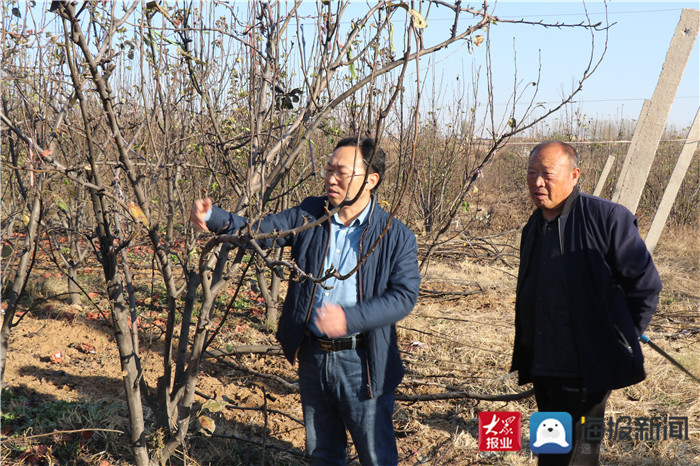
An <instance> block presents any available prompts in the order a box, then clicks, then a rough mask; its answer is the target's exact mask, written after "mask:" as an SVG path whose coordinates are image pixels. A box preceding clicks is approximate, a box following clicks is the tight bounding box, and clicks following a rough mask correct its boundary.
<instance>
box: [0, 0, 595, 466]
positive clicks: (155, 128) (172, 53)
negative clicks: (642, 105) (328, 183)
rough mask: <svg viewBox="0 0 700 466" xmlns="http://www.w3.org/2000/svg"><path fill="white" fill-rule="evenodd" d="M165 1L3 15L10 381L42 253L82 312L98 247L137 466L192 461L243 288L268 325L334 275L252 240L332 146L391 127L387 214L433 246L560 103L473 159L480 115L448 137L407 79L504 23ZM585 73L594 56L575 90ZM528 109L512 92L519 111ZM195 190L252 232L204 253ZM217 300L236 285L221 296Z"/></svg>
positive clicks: (416, 10)
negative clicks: (222, 339) (21, 309)
mask: <svg viewBox="0 0 700 466" xmlns="http://www.w3.org/2000/svg"><path fill="white" fill-rule="evenodd" d="M174 3H175V5H174V6H166V5H165V4H164V3H163V4H161V3H159V2H157V1H152V2H148V3H144V2H138V1H133V2H84V3H78V4H76V3H75V2H61V1H55V2H51V3H50V5H49V4H47V5H44V7H47V8H48V10H45V9H42V6H41V5H33V4H32V3H27V4H24V5H23V7H22V8H20V7H17V6H12V5H4V6H3V7H2V11H3V25H4V30H3V42H4V50H5V51H6V52H4V56H3V61H2V66H3V92H2V104H3V108H2V114H1V117H2V133H3V140H2V145H3V154H7V156H6V157H5V158H4V159H3V190H2V193H3V194H2V205H3V214H2V215H3V217H2V222H3V226H2V229H3V270H2V272H3V273H2V287H3V300H4V301H5V300H6V301H7V308H6V309H5V312H4V315H3V327H2V345H1V346H2V355H1V356H2V358H1V359H2V361H1V362H2V368H3V370H4V367H5V358H6V352H7V349H8V348H7V345H8V340H9V335H10V331H11V328H12V326H13V325H16V324H17V323H18V322H17V319H16V318H15V311H16V310H17V309H18V306H20V305H21V298H22V294H23V290H24V288H25V285H26V283H27V280H28V279H29V278H30V276H31V273H32V272H31V271H32V267H31V266H32V263H33V261H34V259H35V257H36V251H37V248H38V247H39V245H42V244H44V243H45V246H42V247H45V248H46V249H45V250H46V251H49V252H50V253H51V257H52V258H53V260H54V263H55V266H56V267H57V268H59V269H60V270H61V271H62V272H63V273H64V274H65V275H66V277H67V279H68V280H69V283H72V284H73V285H76V286H72V285H71V286H69V296H70V299H73V300H74V299H76V295H77V294H78V293H82V294H85V295H86V294H87V293H85V290H84V289H82V288H81V287H80V286H77V285H78V278H77V276H76V271H77V269H79V268H80V267H81V264H82V263H84V261H85V260H86V257H87V254H90V257H91V258H92V259H94V260H96V261H97V262H98V263H99V264H100V267H101V270H102V278H103V285H104V293H105V295H106V296H107V298H108V299H107V301H108V303H109V316H110V317H111V322H112V329H113V332H114V335H115V338H116V344H117V346H118V349H119V354H120V359H121V368H122V376H123V383H124V389H125V393H126V398H127V404H128V408H129V420H130V426H131V428H130V442H131V446H132V448H133V452H134V462H135V463H136V464H139V465H145V464H155V463H161V464H162V463H164V462H166V461H168V459H169V458H170V457H171V456H172V455H173V454H175V452H176V450H178V449H181V448H186V446H187V435H188V432H189V430H190V429H191V428H192V421H193V417H194V416H195V415H196V412H195V390H196V383H197V377H198V374H199V371H200V366H201V362H202V358H203V356H204V354H205V352H206V351H207V349H208V348H209V347H210V345H212V344H213V343H214V342H216V337H217V335H218V333H219V330H220V328H221V326H222V325H223V322H225V321H226V319H227V318H228V316H229V315H230V314H231V312H232V309H233V305H234V301H235V299H236V297H237V296H238V292H239V290H240V289H241V288H242V287H244V286H254V287H256V289H258V290H259V291H260V293H261V294H262V296H263V297H264V299H265V303H266V311H267V317H266V324H267V326H268V327H273V326H274V325H275V324H276V322H277V318H278V314H277V312H278V311H277V309H278V306H277V304H278V302H279V300H280V299H281V298H280V296H281V294H282V293H283V288H284V287H283V283H284V281H285V280H288V279H289V276H290V273H292V274H293V275H294V277H295V278H294V279H305V280H316V281H323V280H324V279H325V278H327V276H328V275H327V276H326V277H318V276H313V275H311V274H309V273H308V271H304V270H300V269H299V268H298V267H297V266H296V264H294V263H293V262H292V261H289V260H287V259H286V256H285V253H284V251H283V250H282V249H281V248H279V247H276V244H275V240H276V239H279V238H281V237H282V236H284V235H289V234H295V233H297V232H295V231H290V232H274V233H270V234H266V235H263V234H260V233H259V232H257V231H256V228H255V222H256V221H257V220H259V219H260V218H262V217H263V216H265V215H266V214H268V213H270V212H276V211H279V210H282V209H285V208H288V207H290V206H292V205H295V204H296V203H298V202H299V201H300V200H301V199H302V198H304V197H306V196H308V195H313V194H321V193H322V183H321V176H320V174H321V172H322V170H323V166H324V164H325V157H326V155H327V154H328V153H329V152H330V151H331V149H332V147H333V145H334V142H335V140H336V139H338V137H339V136H344V135H347V134H356V135H368V136H371V137H374V138H376V139H378V140H380V141H382V140H385V141H387V145H389V144H390V143H389V140H390V139H391V138H388V137H385V136H386V134H387V132H391V133H394V134H395V133H396V132H397V131H398V132H399V133H398V134H399V138H398V143H396V144H395V147H394V146H391V149H396V153H397V159H396V166H395V169H394V170H393V172H392V173H391V175H390V176H389V177H388V178H387V180H388V181H389V183H388V184H387V183H385V187H384V190H385V191H386V192H387V193H388V194H387V199H388V200H383V201H381V202H386V203H387V204H388V205H389V206H390V209H389V210H391V214H392V216H393V215H396V214H397V213H398V212H400V209H401V208H402V203H403V201H404V199H405V198H406V197H407V193H409V192H412V193H415V196H416V197H417V198H418V199H419V205H420V206H421V207H420V208H421V209H422V213H421V216H422V217H421V218H422V222H423V225H424V228H425V229H426V230H428V231H429V232H431V235H432V236H431V241H432V244H433V245H434V244H437V243H438V242H439V241H440V239H441V235H443V234H444V233H445V232H446V231H447V229H448V227H449V225H450V222H452V220H453V219H454V217H455V215H456V212H457V211H458V209H459V208H461V206H462V203H463V202H464V199H465V196H466V195H467V193H468V192H469V190H470V189H471V187H472V184H473V183H474V182H475V180H476V179H477V178H478V176H479V175H480V174H481V173H482V172H483V169H484V167H485V166H487V165H488V163H489V162H490V161H491V160H492V159H493V157H494V154H495V151H496V150H497V149H498V148H499V147H500V146H501V145H502V144H503V143H504V141H506V140H507V139H508V138H509V137H511V136H513V135H514V134H517V133H518V132H519V131H523V130H524V129H527V128H529V127H531V126H532V125H533V124H535V123H536V122H537V121H540V120H541V119H542V118H545V117H546V116H548V115H550V114H551V113H552V112H553V111H556V109H557V108H559V107H557V106H554V107H552V109H549V110H548V111H547V112H544V113H542V114H539V115H538V116H537V117H536V118H534V119H530V120H528V116H530V112H532V106H531V107H529V108H528V109H527V110H526V111H525V113H524V114H523V115H518V118H517V121H523V122H527V123H517V124H516V123H515V121H516V120H515V118H513V122H512V124H511V123H501V124H497V123H494V122H495V121H496V119H495V118H494V117H491V116H489V119H490V121H491V123H492V124H491V125H490V134H491V136H492V137H491V139H490V141H489V142H488V144H486V145H483V144H482V145H480V146H479V147H478V150H477V149H476V147H477V146H476V145H474V131H475V125H476V124H477V123H475V122H474V121H469V122H468V123H466V124H465V125H462V126H460V127H459V128H456V127H455V128H454V129H453V130H451V132H449V133H448V134H442V133H441V132H440V131H438V127H439V125H440V122H439V121H438V120H437V119H434V120H432V121H426V120H424V119H422V118H421V116H420V108H421V105H422V100H421V99H422V92H423V85H422V83H421V80H420V78H418V79H416V80H415V82H414V81H413V80H408V79H406V75H407V71H408V70H411V72H413V73H415V75H416V76H420V73H421V63H422V60H424V59H425V58H426V57H429V56H431V55H432V54H436V53H437V52H439V51H440V50H442V49H445V48H447V47H450V46H453V44H457V43H465V42H466V43H468V44H469V47H473V46H479V45H481V43H482V42H483V41H484V34H485V33H487V32H488V30H489V27H490V25H492V24H494V23H496V22H498V21H499V20H498V18H496V17H493V16H491V15H490V7H489V5H488V3H486V2H484V4H483V5H482V6H481V7H479V8H471V7H469V6H462V2H459V1H458V2H455V3H450V2H444V1H441V0H432V1H423V2H415V3H414V2H411V3H410V4H409V3H405V2H385V1H381V2H376V3H370V4H367V5H364V4H363V5H362V6H360V5H357V4H355V5H353V4H352V3H351V2H348V1H343V2H330V1H325V0H323V1H320V2H317V3H315V4H310V3H309V2H301V1H300V0H297V1H295V2H294V3H289V4H288V3H282V2H276V1H275V2H265V3H264V2H248V3H245V4H237V3H228V2H219V1H214V2H202V3H196V4H193V3H188V2H182V3H180V2H174ZM437 8H440V9H441V11H445V10H447V11H449V13H450V16H451V18H452V26H451V27H450V28H449V29H446V30H445V31H444V34H443V35H442V36H441V37H439V38H438V39H437V40H436V41H435V42H434V43H429V42H428V40H427V38H426V37H425V35H424V28H425V27H426V26H427V25H428V24H429V23H430V18H431V14H430V13H431V11H432V10H433V9H437ZM540 25H541V26H551V25H547V24H543V23H540ZM555 26H559V27H561V26H564V25H560V24H558V25H555ZM574 26H576V27H584V28H588V29H590V30H591V33H593V32H594V31H595V30H597V28H596V27H595V26H594V25H590V24H579V25H574ZM480 31H481V33H479V32H480ZM591 57H593V55H592V56H591ZM39 65H41V66H40V67H39ZM595 66H597V64H596V62H595V61H594V60H592V59H591V62H590V63H589V67H588V68H587V69H586V70H585V72H584V75H583V76H582V77H581V81H580V83H582V82H583V81H584V80H585V79H587V78H588V76H590V74H591V73H592V72H593V71H594V70H595ZM39 71H41V72H39ZM409 82H411V83H414V84H415V88H413V87H411V88H408V86H409ZM579 90H580V86H579V88H578V89H574V92H572V94H575V93H576V92H578V91H579ZM489 98H491V99H492V98H493V96H492V94H490V95H489ZM522 98H523V93H522V92H521V89H520V88H519V86H518V85H516V86H515V87H514V89H513V96H512V99H513V102H515V101H517V100H518V99H522ZM532 99H533V100H532V102H534V97H532ZM570 99H571V96H567V97H565V98H563V99H562V104H561V105H564V104H565V103H566V102H568V101H569V100H570ZM409 100H411V104H410V105H408V104H407V105H406V106H404V103H405V102H408V101H409ZM513 108H514V107H513ZM491 110H492V111H493V105H491ZM508 121H510V120H508ZM529 121H533V122H532V123H530V122H529ZM504 125H505V126H504ZM426 135H429V136H430V137H426ZM431 137H432V141H433V146H432V147H431V146H430V145H429V144H428V143H427V142H426V141H428V140H431V139H430V138H431ZM426 154H437V155H435V156H433V158H432V159H426V158H425V157H424V156H426ZM477 155H478V156H479V157H480V158H479V159H478V160H477ZM455 165H458V166H460V167H461V168H460V170H452V167H453V166H455ZM455 183H456V186H458V188H457V189H456V191H455V188H454V186H455ZM448 185H450V186H449V187H448ZM202 196H208V197H211V198H212V199H213V200H214V201H215V202H216V203H217V204H219V205H224V206H227V207H230V210H232V211H235V212H237V213H240V214H243V215H245V216H246V217H248V218H249V220H250V221H249V225H248V227H246V228H244V229H243V230H241V231H240V232H238V233H237V234H236V235H231V236H224V235H220V236H216V237H213V238H211V239H209V241H208V243H207V244H206V246H204V247H203V248H201V249H200V241H199V238H198V235H197V234H196V233H195V232H194V231H193V229H192V228H191V227H190V226H189V225H188V224H187V222H188V220H187V219H188V214H189V207H190V205H191V203H192V201H193V200H194V199H197V198H199V197H202ZM345 202H352V200H347V201H345ZM343 205H345V204H341V205H340V206H338V207H336V209H339V208H340V207H342V206H343ZM334 212H335V210H333V211H330V212H329V213H328V215H332V214H333V213H334ZM401 212H403V211H401ZM327 218H328V217H327V216H326V217H325V218H324V219H322V220H321V221H324V220H325V219H327ZM311 226H313V225H305V226H304V227H302V228H309V227H311ZM42 239H46V240H47V241H46V242H44V243H42ZM137 244H142V245H144V244H145V245H147V247H148V250H149V253H150V255H151V263H152V270H151V273H150V275H148V274H144V273H143V272H141V271H139V270H138V267H136V265H137V264H136V263H135V261H134V259H133V257H132V252H133V250H134V248H135V247H136V245H137ZM241 246H245V247H241ZM432 247H433V246H431V248H432ZM372 249H373V248H372ZM371 252H372V251H371V250H370V251H369V252H368V254H371ZM428 255H429V254H428ZM229 256H230V257H229ZM5 259H6V260H5ZM361 262H362V261H360V263H361ZM358 267H359V265H358ZM333 273H334V272H332V271H331V272H329V274H333ZM341 278H342V277H341ZM156 289H157V291H158V293H156ZM227 289H234V290H235V291H234V292H233V296H232V298H231V299H230V301H228V302H225V300H222V299H220V297H221V295H222V291H224V290H227ZM145 296H148V297H150V298H151V300H153V299H156V296H162V300H163V302H164V304H163V307H164V312H165V314H166V316H167V317H166V321H165V325H164V328H163V329H162V333H161V334H158V335H157V337H158V338H159V339H162V343H163V348H164V350H163V352H162V354H160V355H159V356H158V357H160V358H161V367H162V370H161V371H160V373H159V374H158V376H157V378H156V379H155V380H153V379H151V378H149V376H147V375H146V374H145V373H144V370H143V365H144V358H145V357H146V356H145V354H148V352H145V351H142V350H141V346H142V344H143V335H144V332H145V331H146V330H145V328H144V327H143V326H142V324H141V322H142V319H145V318H146V317H147V316H146V313H145V312H144V308H143V305H141V304H138V303H139V302H143V298H144V297H145ZM151 302H152V301H151ZM93 305H97V304H96V303H93ZM150 357H153V356H150ZM145 407H147V408H148V409H150V411H151V412H152V413H153V417H152V419H153V420H154V421H153V423H147V421H146V415H145V411H144V409H145ZM200 420H202V422H203V423H202V424H200V426H202V428H203V429H204V430H205V431H206V430H207V429H211V428H212V426H213V422H212V421H211V419H208V418H206V419H205V418H200ZM204 421H206V422H204ZM154 438H158V439H160V440H159V441H158V442H151V441H150V440H151V439H154Z"/></svg>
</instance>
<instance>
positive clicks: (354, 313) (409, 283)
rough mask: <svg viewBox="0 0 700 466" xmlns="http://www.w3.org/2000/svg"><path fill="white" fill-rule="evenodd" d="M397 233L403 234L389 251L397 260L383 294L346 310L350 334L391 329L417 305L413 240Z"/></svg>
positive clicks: (417, 275) (405, 232)
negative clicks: (378, 328) (374, 329)
mask: <svg viewBox="0 0 700 466" xmlns="http://www.w3.org/2000/svg"><path fill="white" fill-rule="evenodd" d="M398 231H399V232H400V233H402V234H400V235H399V236H400V237H399V238H398V239H397V241H396V248H395V249H394V251H392V256H393V257H395V258H396V260H395V261H393V267H392V269H391V271H389V276H388V280H387V286H386V289H385V290H384V292H383V293H381V294H378V295H375V296H373V297H372V298H370V299H367V300H364V301H362V302H358V303H357V304H356V305H354V306H350V307H348V308H347V309H345V315H346V318H347V327H348V333H349V334H350V333H356V332H364V331H366V330H369V329H372V328H377V327H383V326H388V325H392V324H394V323H396V322H398V321H399V320H401V319H403V318H404V317H406V316H407V315H408V314H409V313H410V312H411V310H413V307H414V306H415V304H416V300H417V299H418V289H419V288H420V273H419V271H418V257H417V250H418V248H417V245H416V237H415V235H413V233H412V232H411V231H410V230H409V229H408V228H405V230H404V229H400V230H398ZM389 233H391V231H389ZM386 240H387V239H386V238H384V239H383V240H382V241H386ZM376 253H377V251H374V252H373V254H376ZM385 265H388V264H382V263H379V264H378V265H377V266H378V267H379V268H381V267H383V266H385ZM378 274H379V272H378ZM370 286H371V285H370Z"/></svg>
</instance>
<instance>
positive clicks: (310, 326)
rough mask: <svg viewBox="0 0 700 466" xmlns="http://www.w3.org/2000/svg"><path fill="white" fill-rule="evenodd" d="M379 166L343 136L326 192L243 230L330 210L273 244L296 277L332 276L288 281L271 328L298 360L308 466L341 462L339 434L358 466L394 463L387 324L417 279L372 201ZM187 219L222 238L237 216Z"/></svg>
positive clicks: (396, 378)
mask: <svg viewBox="0 0 700 466" xmlns="http://www.w3.org/2000/svg"><path fill="white" fill-rule="evenodd" d="M385 164H386V156H385V154H384V151H383V150H382V149H380V148H379V147H376V146H375V142H374V140H373V139H370V138H357V137H348V138H344V139H342V140H341V141H340V142H338V144H337V145H336V148H335V150H334V151H333V154H332V155H331V157H330V159H329V160H328V163H327V165H326V168H325V171H324V184H325V189H326V196H323V197H309V198H306V199H304V200H303V201H302V202H301V204H300V205H299V206H297V207H294V208H292V209H289V210H285V211H283V212H280V213H278V214H272V215H268V216H267V217H265V218H264V219H262V220H261V221H260V222H258V223H257V224H256V225H254V227H253V230H254V231H260V232H263V233H264V232H272V231H285V230H291V229H294V228H298V227H300V226H302V225H304V224H305V223H310V222H313V221H315V220H317V219H320V218H321V217H323V216H324V215H325V214H326V213H327V211H328V210H331V209H333V208H336V207H340V209H339V210H337V212H335V213H334V215H332V216H331V218H330V219H328V220H326V221H325V222H323V223H321V224H319V225H318V226H315V227H312V228H310V229H307V230H304V231H302V232H301V233H298V234H295V235H289V236H286V237H283V238H279V239H277V240H276V241H277V245H279V246H290V247H291V255H292V258H293V259H294V261H295V262H296V264H297V265H298V266H299V267H300V269H301V270H303V271H304V272H305V273H307V274H311V275H313V276H315V277H320V276H323V275H324V274H325V272H326V271H328V270H329V269H334V270H336V271H337V274H335V275H334V276H332V277H330V278H328V279H327V280H325V282H323V284H322V285H320V284H317V283H313V282H312V281H309V280H302V281H298V280H294V278H295V277H292V279H291V280H290V281H289V289H288V291H287V296H286V298H285V302H284V307H283V310H282V315H281V318H280V322H279V326H278V330H277V339H278V340H279V342H280V344H281V345H282V349H283V351H284V354H285V356H286V357H287V359H288V360H289V361H290V362H291V363H294V361H295V359H296V360H298V362H299V368H298V372H299V390H300V393H301V402H302V408H303V411H304V424H305V428H306V450H307V453H308V454H309V455H310V456H311V458H312V464H345V463H346V443H347V436H346V432H345V431H346V429H347V430H348V431H349V432H350V435H351V437H352V440H353V443H354V445H355V449H356V450H357V453H358V456H359V460H360V462H361V463H362V464H363V465H370V464H377V465H380V464H381V465H390V464H397V463H398V452H397V448H396V437H395V435H394V429H393V423H392V415H393V407H394V390H395V388H396V387H397V386H398V384H399V382H400V381H401V379H402V377H403V374H404V370H403V366H402V364H401V359H400V356H399V349H398V344H397V339H396V327H395V324H396V322H398V321H399V320H401V319H403V318H404V317H406V316H407V315H408V314H409V313H410V312H411V310H412V309H413V306H414V305H415V303H416V299H417V297H418V288H419V285H420V275H419V272H418V261H417V256H416V254H417V247H416V238H415V235H414V234H413V233H412V232H411V230H409V229H408V227H406V226H405V225H404V224H403V223H401V222H400V221H398V220H396V219H390V218H389V214H388V213H387V212H385V211H384V210H383V209H382V208H381V207H380V206H379V205H377V201H376V199H375V198H374V196H373V193H374V192H375V190H376V189H377V187H378V186H379V185H380V184H381V181H382V178H383V177H384V170H385ZM191 221H192V224H193V225H194V227H195V228H196V229H197V230H199V231H214V232H217V233H225V234H230V233H234V232H236V231H238V230H240V229H241V228H242V227H243V226H244V225H245V224H246V221H247V219H245V218H244V217H240V216H237V215H234V214H231V213H228V212H225V211H223V210H222V209H220V208H219V207H217V206H213V205H212V202H211V200H210V199H200V200H197V201H195V202H194V205H193V206H192V213H191ZM385 230H386V232H385ZM271 241H272V240H269V241H268V242H264V241H263V242H262V244H263V246H265V247H271V246H272V242H271Z"/></svg>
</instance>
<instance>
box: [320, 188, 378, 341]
mask: <svg viewBox="0 0 700 466" xmlns="http://www.w3.org/2000/svg"><path fill="white" fill-rule="evenodd" d="M371 209H372V199H370V200H369V203H368V204H367V206H366V207H365V208H364V209H363V210H362V212H361V213H360V215H359V216H358V217H357V218H356V219H355V220H353V221H352V223H351V224H350V226H347V227H346V226H345V225H344V224H343V222H341V221H340V218H339V217H338V214H337V213H336V214H335V215H333V217H331V235H330V239H329V242H330V243H329V244H328V254H326V259H325V260H324V262H323V272H321V273H325V271H326V270H328V269H329V268H330V267H331V266H334V267H335V268H336V269H337V270H338V272H339V273H340V275H347V274H348V273H349V272H350V271H351V270H352V269H354V268H355V267H356V266H357V260H358V259H359V252H360V238H362V232H363V231H364V229H365V225H366V223H367V221H368V217H369V212H370V210H371ZM357 273H358V272H355V273H353V274H352V275H351V276H350V277H348V278H347V279H346V280H338V279H337V278H335V277H331V278H329V279H328V280H326V281H325V282H324V285H325V286H326V287H328V288H330V289H326V288H324V287H322V286H321V285H320V284H319V285H318V286H317V287H316V294H315V296H314V306H313V311H312V312H311V318H310V319H309V329H310V330H311V331H312V332H313V333H315V334H316V335H319V336H322V335H323V334H322V333H321V331H320V330H319V329H318V328H317V327H316V324H315V323H314V319H315V318H316V312H317V310H318V309H319V308H320V307H321V306H322V305H323V303H332V304H338V305H339V306H341V307H342V308H343V309H345V308H346V307H349V306H354V305H355V304H357Z"/></svg>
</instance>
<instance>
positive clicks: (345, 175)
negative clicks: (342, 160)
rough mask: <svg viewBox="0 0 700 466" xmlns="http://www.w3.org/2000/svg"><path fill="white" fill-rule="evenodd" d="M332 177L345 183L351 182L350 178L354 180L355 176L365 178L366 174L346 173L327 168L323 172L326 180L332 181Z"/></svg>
mask: <svg viewBox="0 0 700 466" xmlns="http://www.w3.org/2000/svg"><path fill="white" fill-rule="evenodd" d="M331 176H335V179H336V180H340V181H345V180H349V179H350V178H352V177H354V176H365V173H353V172H345V171H338V170H331V169H330V168H326V169H325V170H324V171H323V177H324V178H326V179H330V178H331Z"/></svg>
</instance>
